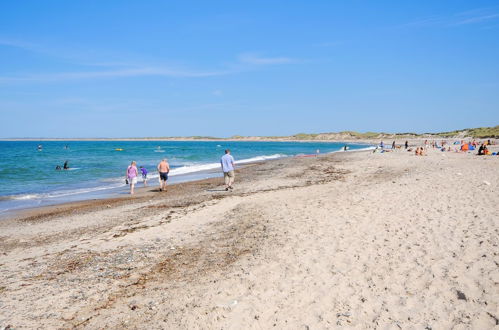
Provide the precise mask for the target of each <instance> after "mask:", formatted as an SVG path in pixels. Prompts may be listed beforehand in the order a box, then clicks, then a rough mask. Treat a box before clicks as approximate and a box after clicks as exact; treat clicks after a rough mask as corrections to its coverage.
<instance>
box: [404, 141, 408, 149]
mask: <svg viewBox="0 0 499 330" xmlns="http://www.w3.org/2000/svg"><path fill="white" fill-rule="evenodd" d="M405 148H406V149H407V148H409V141H405Z"/></svg>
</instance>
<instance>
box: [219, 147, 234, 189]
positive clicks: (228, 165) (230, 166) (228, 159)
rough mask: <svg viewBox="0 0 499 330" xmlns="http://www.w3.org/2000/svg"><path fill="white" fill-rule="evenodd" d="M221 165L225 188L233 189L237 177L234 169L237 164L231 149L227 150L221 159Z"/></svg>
mask: <svg viewBox="0 0 499 330" xmlns="http://www.w3.org/2000/svg"><path fill="white" fill-rule="evenodd" d="M220 165H222V171H223V172H224V181H225V190H229V189H231V190H232V189H233V188H232V184H233V183H234V178H235V173H234V169H235V167H236V166H235V165H234V157H232V156H231V154H230V150H229V149H226V150H225V155H223V156H222V158H221V159H220Z"/></svg>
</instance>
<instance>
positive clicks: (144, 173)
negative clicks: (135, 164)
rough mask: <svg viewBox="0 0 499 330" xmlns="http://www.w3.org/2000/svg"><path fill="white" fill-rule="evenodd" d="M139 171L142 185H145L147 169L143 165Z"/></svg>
mask: <svg viewBox="0 0 499 330" xmlns="http://www.w3.org/2000/svg"><path fill="white" fill-rule="evenodd" d="M140 172H141V173H142V181H143V182H144V187H147V169H146V168H145V167H144V166H141V167H140Z"/></svg>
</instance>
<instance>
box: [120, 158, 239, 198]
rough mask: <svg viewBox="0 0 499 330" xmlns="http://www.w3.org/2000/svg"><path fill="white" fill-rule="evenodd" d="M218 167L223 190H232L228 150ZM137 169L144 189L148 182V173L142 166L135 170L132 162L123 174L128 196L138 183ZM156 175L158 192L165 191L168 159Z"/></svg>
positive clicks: (231, 172) (163, 162)
mask: <svg viewBox="0 0 499 330" xmlns="http://www.w3.org/2000/svg"><path fill="white" fill-rule="evenodd" d="M220 165H221V167H222V172H223V174H224V183H225V190H226V191H229V190H232V189H233V187H232V184H233V183H234V179H235V172H234V171H235V167H236V166H235V161H234V157H232V155H231V154H230V150H229V149H226V150H225V154H224V155H223V156H222V158H221V159H220ZM139 169H140V174H141V175H142V180H143V182H144V187H146V186H147V180H148V177H147V175H148V171H147V169H146V168H145V167H144V166H140V168H137V162H136V161H132V163H131V164H130V165H129V166H128V167H127V169H126V174H125V183H126V184H129V185H130V194H131V195H133V194H134V193H135V191H134V190H135V185H136V184H137V182H138V177H139ZM157 170H158V175H159V191H166V183H167V181H168V173H170V164H168V159H166V158H164V159H163V160H161V162H160V163H159V164H158V166H157Z"/></svg>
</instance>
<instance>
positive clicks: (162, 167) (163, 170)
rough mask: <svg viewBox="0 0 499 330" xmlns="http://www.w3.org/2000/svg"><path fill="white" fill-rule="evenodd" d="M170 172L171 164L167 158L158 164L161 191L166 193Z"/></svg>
mask: <svg viewBox="0 0 499 330" xmlns="http://www.w3.org/2000/svg"><path fill="white" fill-rule="evenodd" d="M169 172H170V164H168V161H167V159H166V158H165V159H163V160H162V161H161V162H160V163H159V164H158V173H159V191H166V181H167V180H168V173H169Z"/></svg>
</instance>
